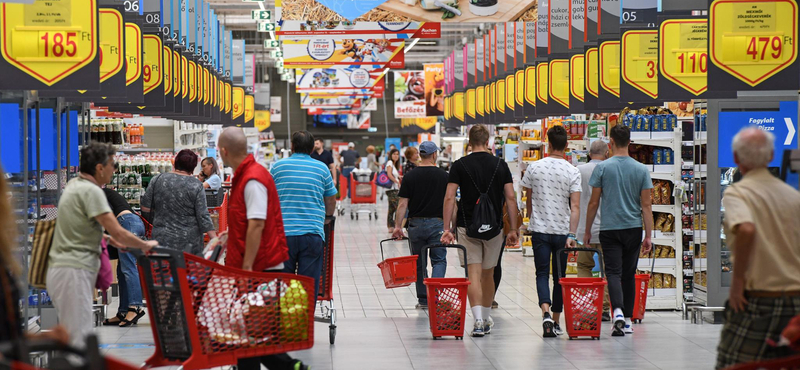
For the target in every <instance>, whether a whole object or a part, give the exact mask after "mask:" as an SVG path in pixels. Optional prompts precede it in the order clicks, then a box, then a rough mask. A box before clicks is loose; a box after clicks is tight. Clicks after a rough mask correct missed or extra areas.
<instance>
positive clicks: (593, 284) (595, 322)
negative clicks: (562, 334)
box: [556, 248, 606, 340]
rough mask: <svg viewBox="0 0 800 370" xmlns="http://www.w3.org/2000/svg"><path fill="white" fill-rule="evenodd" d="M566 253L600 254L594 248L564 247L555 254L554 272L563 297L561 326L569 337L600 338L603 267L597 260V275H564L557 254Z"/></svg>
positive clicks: (604, 280)
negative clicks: (598, 274) (587, 276)
mask: <svg viewBox="0 0 800 370" xmlns="http://www.w3.org/2000/svg"><path fill="white" fill-rule="evenodd" d="M570 252H593V253H597V254H599V255H600V261H603V254H602V253H601V252H600V250H598V249H595V248H564V249H562V250H561V251H559V252H558V253H556V272H557V273H558V276H559V282H560V283H561V292H562V295H563V297H564V319H565V320H566V321H565V323H564V325H565V326H566V328H567V335H568V336H569V339H570V340H571V339H573V338H576V337H592V339H600V323H601V322H602V319H603V295H604V294H605V287H606V270H605V267H604V266H603V263H602V262H601V263H600V277H599V278H596V277H590V278H578V277H576V278H568V277H564V275H562V274H561V272H562V271H561V254H562V253H570Z"/></svg>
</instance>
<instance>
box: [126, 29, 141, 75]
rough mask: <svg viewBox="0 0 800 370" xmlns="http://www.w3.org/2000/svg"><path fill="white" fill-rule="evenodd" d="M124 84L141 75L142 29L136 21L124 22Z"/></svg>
mask: <svg viewBox="0 0 800 370" xmlns="http://www.w3.org/2000/svg"><path fill="white" fill-rule="evenodd" d="M125 62H126V68H127V70H126V71H125V84H126V85H130V84H132V83H134V82H135V81H136V80H138V79H139V77H141V76H142V29H141V28H139V26H138V25H137V24H136V23H125Z"/></svg>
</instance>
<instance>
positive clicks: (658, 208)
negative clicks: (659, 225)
mask: <svg viewBox="0 0 800 370" xmlns="http://www.w3.org/2000/svg"><path fill="white" fill-rule="evenodd" d="M652 207H653V212H663V213H672V214H675V213H680V210H679V209H676V207H675V206H674V205H661V204H659V205H653V206H652ZM676 211H677V212H676Z"/></svg>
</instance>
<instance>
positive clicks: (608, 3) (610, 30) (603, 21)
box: [597, 0, 621, 36]
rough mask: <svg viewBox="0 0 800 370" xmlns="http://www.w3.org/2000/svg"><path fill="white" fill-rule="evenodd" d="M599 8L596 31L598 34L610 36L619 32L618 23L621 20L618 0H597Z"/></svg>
mask: <svg viewBox="0 0 800 370" xmlns="http://www.w3.org/2000/svg"><path fill="white" fill-rule="evenodd" d="M599 1H600V3H599V4H600V9H599V11H598V19H597V32H598V33H599V34H600V35H605V36H612V35H618V34H619V24H620V22H621V19H620V16H619V11H620V5H621V4H620V3H619V1H620V0H599Z"/></svg>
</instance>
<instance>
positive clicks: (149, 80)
mask: <svg viewBox="0 0 800 370" xmlns="http://www.w3.org/2000/svg"><path fill="white" fill-rule="evenodd" d="M163 47H164V44H163V43H162V42H161V37H160V36H158V35H144V54H143V66H142V75H143V76H144V85H143V88H144V90H142V93H144V94H147V93H149V92H150V91H153V89H155V88H156V87H158V86H160V85H161V82H162V81H163V77H164V72H163V66H164V65H163V60H162V58H161V55H162V53H163V51H162V49H163Z"/></svg>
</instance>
